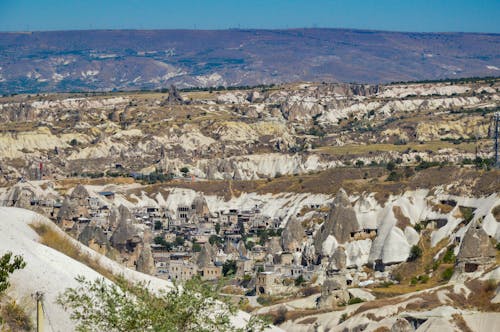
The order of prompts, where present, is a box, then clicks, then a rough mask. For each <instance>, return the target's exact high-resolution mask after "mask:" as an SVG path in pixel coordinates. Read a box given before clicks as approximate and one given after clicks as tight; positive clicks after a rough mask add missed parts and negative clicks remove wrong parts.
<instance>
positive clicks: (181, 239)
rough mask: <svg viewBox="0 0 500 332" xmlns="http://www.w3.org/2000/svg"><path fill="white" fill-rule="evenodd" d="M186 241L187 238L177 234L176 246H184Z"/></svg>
mask: <svg viewBox="0 0 500 332" xmlns="http://www.w3.org/2000/svg"><path fill="white" fill-rule="evenodd" d="M184 241H186V240H185V239H184V238H183V237H182V236H176V237H175V242H174V244H175V245H176V246H182V245H184Z"/></svg>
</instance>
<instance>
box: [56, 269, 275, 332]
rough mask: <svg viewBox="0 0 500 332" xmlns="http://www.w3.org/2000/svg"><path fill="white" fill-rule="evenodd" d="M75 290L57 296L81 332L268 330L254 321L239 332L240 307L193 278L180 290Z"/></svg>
mask: <svg viewBox="0 0 500 332" xmlns="http://www.w3.org/2000/svg"><path fill="white" fill-rule="evenodd" d="M76 280H77V281H78V283H79V285H78V287H76V288H68V289H66V290H65V291H64V293H63V294H61V295H59V297H58V299H57V303H59V304H60V305H62V306H63V307H64V309H65V310H67V311H69V312H70V318H71V319H72V320H74V321H75V322H76V323H77V328H76V330H77V331H110V332H122V331H123V332H125V331H130V332H136V331H137V332H139V331H154V332H156V331H158V332H160V331H186V332H190V331H201V332H214V331H220V332H226V331H238V332H244V331H262V330H263V329H264V328H265V327H266V324H264V323H263V322H262V321H261V320H259V319H257V318H253V319H251V320H250V321H249V322H248V324H247V326H246V327H244V328H236V327H235V326H233V324H232V323H231V320H230V317H231V316H232V315H234V314H235V313H236V307H235V306H233V305H232V304H230V303H229V302H228V301H227V300H225V298H223V297H220V296H219V295H218V293H217V289H216V288H214V287H213V286H209V285H207V284H204V283H202V282H201V280H200V279H199V277H198V278H193V279H191V280H190V281H188V282H186V284H185V285H183V287H182V288H181V287H180V286H178V285H177V284H174V287H173V288H172V289H169V290H160V291H158V292H157V291H151V290H150V289H149V288H148V287H147V285H146V284H145V283H137V284H131V283H129V282H127V281H126V280H125V279H123V278H120V279H119V280H118V281H117V283H116V284H115V283H110V282H108V281H106V280H104V279H97V280H95V281H89V280H87V279H85V277H82V276H79V277H78V278H77V279H76Z"/></svg>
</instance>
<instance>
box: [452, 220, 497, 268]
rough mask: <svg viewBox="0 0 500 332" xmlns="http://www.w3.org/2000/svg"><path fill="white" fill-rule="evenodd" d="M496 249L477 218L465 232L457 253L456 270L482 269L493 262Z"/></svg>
mask: <svg viewBox="0 0 500 332" xmlns="http://www.w3.org/2000/svg"><path fill="white" fill-rule="evenodd" d="M495 257H496V250H495V248H494V247H493V245H492V243H491V240H490V238H489V236H488V234H487V233H486V232H485V230H484V229H483V227H482V225H481V223H480V221H479V220H476V221H474V223H471V225H470V226H469V229H468V230H467V231H466V232H465V234H464V237H463V239H462V242H461V245H460V250H459V251H458V255H457V266H456V272H457V273H458V274H459V275H460V274H467V273H473V272H476V271H483V270H484V269H485V268H486V267H488V266H489V265H491V264H494V263H495Z"/></svg>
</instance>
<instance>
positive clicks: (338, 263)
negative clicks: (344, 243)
mask: <svg viewBox="0 0 500 332" xmlns="http://www.w3.org/2000/svg"><path fill="white" fill-rule="evenodd" d="M346 263H347V255H346V253H345V249H344V247H338V248H337V249H336V250H335V252H334V253H333V255H332V256H331V257H330V259H329V260H328V270H329V271H340V270H344V269H345V268H346V266H347V264H346Z"/></svg>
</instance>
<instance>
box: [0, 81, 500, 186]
mask: <svg viewBox="0 0 500 332" xmlns="http://www.w3.org/2000/svg"><path fill="white" fill-rule="evenodd" d="M498 84H499V83H498V80H495V79H492V80H490V81H477V82H473V83H454V84H451V83H432V84H431V83H429V84H400V85H386V86H383V85H355V84H313V83H311V84H289V85H282V86H279V87H275V88H272V89H267V90H265V89H264V90H256V89H254V90H252V89H250V90H240V91H228V92H215V93H213V94H208V93H194V92H191V93H182V92H181V93H179V92H178V90H175V93H174V92H172V95H173V97H169V96H170V95H169V94H161V93H156V94H154V93H152V94H148V95H141V94H133V93H131V94H125V95H123V94H122V95H119V96H113V95H110V96H87V97H86V96H81V95H79V96H67V95H60V96H58V95H50V96H14V97H4V98H2V99H0V110H1V112H0V119H1V120H2V126H0V127H1V128H0V129H1V132H0V155H1V159H0V167H1V170H0V172H1V174H2V181H4V182H8V181H12V180H13V179H16V178H19V177H21V176H24V177H27V178H34V174H35V173H36V172H35V171H34V170H35V169H36V168H37V167H38V164H39V163H40V162H42V163H43V164H44V169H43V174H42V175H44V176H48V177H58V176H59V177H60V176H68V175H71V174H91V175H95V174H100V173H105V172H108V173H145V174H148V173H150V172H152V171H154V170H157V171H158V170H159V171H162V172H164V173H165V174H170V173H171V174H173V175H175V176H182V175H183V173H182V172H181V171H180V170H181V168H183V167H188V169H189V173H190V174H191V175H194V176H196V177H199V178H206V179H236V180H239V179H242V180H251V179H258V178H267V177H274V176H276V175H284V174H303V173H307V172H311V171H318V170H324V169H328V168H334V167H338V166H345V165H348V164H352V163H354V162H355V161H356V160H361V161H362V162H363V163H364V164H370V163H380V162H383V161H384V160H388V159H398V158H401V159H402V161H403V163H414V162H415V161H416V160H420V159H425V160H429V161H438V162H441V161H443V160H449V161H452V162H460V161H461V160H463V159H467V158H469V159H474V158H475V156H476V153H477V155H478V156H480V157H483V158H484V157H487V156H488V155H489V154H490V153H491V141H490V140H489V139H488V138H489V137H490V136H489V135H490V134H491V131H492V125H491V114H492V112H493V111H494V110H495V109H496V108H498V105H499V103H500V97H499V92H498V91H499V85H498ZM169 98H170V99H172V100H177V101H178V100H182V102H168V100H170V99H169ZM446 140H448V141H446ZM449 140H454V141H453V142H450V141H449ZM473 142H476V143H473ZM366 144H370V145H372V146H373V145H374V144H375V145H374V146H373V149H371V150H370V151H368V150H367V149H363V148H362V146H363V145H366ZM377 144H378V145H377ZM384 144H385V145H384ZM394 144H395V145H394ZM405 145H406V147H405ZM346 155H349V157H348V158H346ZM117 164H119V166H120V168H119V169H116V165H117Z"/></svg>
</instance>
